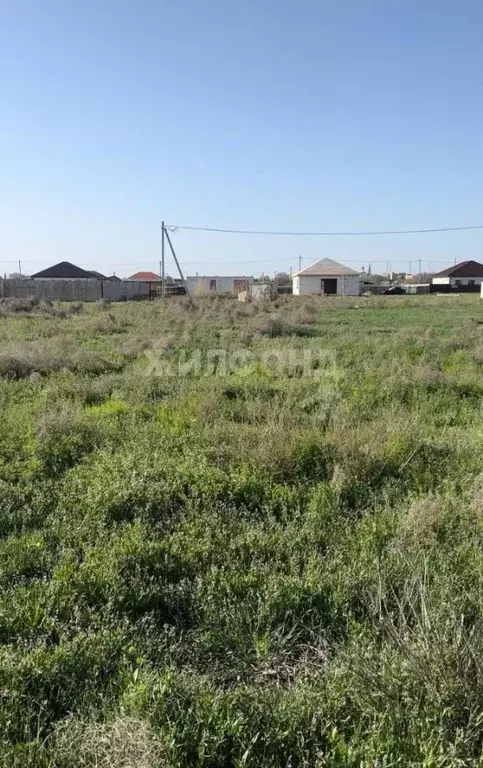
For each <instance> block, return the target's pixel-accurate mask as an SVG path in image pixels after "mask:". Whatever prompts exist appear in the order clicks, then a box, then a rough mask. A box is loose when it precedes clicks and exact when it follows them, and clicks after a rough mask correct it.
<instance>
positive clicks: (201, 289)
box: [186, 275, 253, 296]
mask: <svg viewBox="0 0 483 768" xmlns="http://www.w3.org/2000/svg"><path fill="white" fill-rule="evenodd" d="M186 282H187V283H188V288H189V291H190V293H191V294H192V295H193V296H200V295H203V294H206V293H233V294H235V295H237V294H239V293H241V292H242V291H249V290H250V289H251V286H252V283H253V276H252V275H241V276H237V277H231V276H230V277H228V276H225V275H210V276H209V277H207V276H206V275H196V276H195V277H187V278H186Z"/></svg>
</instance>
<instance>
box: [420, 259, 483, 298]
mask: <svg viewBox="0 0 483 768" xmlns="http://www.w3.org/2000/svg"><path fill="white" fill-rule="evenodd" d="M482 282H483V264H480V262H479V261H462V262H460V263H459V264H455V265H454V266H453V267H449V268H448V269H443V271H442V272H437V273H436V274H435V275H433V277H432V280H431V290H432V291H433V293H434V292H435V291H440V292H441V293H444V292H449V291H458V290H463V291H465V292H471V291H478V290H479V286H480V285H481V283H482Z"/></svg>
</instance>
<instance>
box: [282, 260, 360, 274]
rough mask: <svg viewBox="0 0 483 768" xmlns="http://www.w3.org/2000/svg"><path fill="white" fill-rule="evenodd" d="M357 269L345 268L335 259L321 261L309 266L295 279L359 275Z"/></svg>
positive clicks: (300, 271) (299, 272)
mask: <svg viewBox="0 0 483 768" xmlns="http://www.w3.org/2000/svg"><path fill="white" fill-rule="evenodd" d="M358 274H359V272H356V270H355V269H351V268H350V267H345V266H344V265H343V264H339V262H338V261H334V260H333V259H320V261H315V262H314V263H313V264H309V266H308V267H305V268H304V269H301V270H299V271H298V272H296V273H295V275H294V277H298V276H299V275H300V276H303V277H326V276H329V277H331V276H334V277H336V276H338V277H341V276H345V275H358Z"/></svg>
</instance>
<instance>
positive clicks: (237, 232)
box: [165, 224, 483, 237]
mask: <svg viewBox="0 0 483 768" xmlns="http://www.w3.org/2000/svg"><path fill="white" fill-rule="evenodd" d="M165 226H166V229H169V230H170V232H176V231H177V230H178V229H183V230H191V231H194V232H221V233H224V234H228V235H272V236H283V237H363V236H365V235H369V236H374V235H422V234H428V233H430V232H464V231H468V230H474V229H483V224H471V225H469V226H465V227H436V228H428V229H387V230H379V231H365V232H364V231H362V232H271V231H268V230H260V229H258V230H257V229H219V228H217V227H192V226H187V225H181V224H166V225H165Z"/></svg>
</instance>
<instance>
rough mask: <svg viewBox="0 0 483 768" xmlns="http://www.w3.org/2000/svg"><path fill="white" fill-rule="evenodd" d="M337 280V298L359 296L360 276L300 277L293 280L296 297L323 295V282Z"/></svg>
mask: <svg viewBox="0 0 483 768" xmlns="http://www.w3.org/2000/svg"><path fill="white" fill-rule="evenodd" d="M324 279H326V280H334V279H336V280H337V296H359V275H344V276H340V275H339V276H338V277H337V276H336V275H326V276H325V278H324V276H323V275H319V276H315V275H299V276H295V277H293V278H292V282H293V293H294V295H295V296H307V295H309V294H323V292H324V291H323V287H322V280H324Z"/></svg>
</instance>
